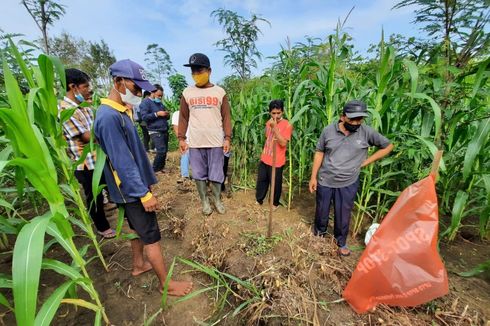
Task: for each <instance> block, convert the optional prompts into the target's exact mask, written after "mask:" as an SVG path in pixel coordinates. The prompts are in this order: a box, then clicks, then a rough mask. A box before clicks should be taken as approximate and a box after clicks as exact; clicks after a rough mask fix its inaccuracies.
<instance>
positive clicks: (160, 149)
mask: <svg viewBox="0 0 490 326" xmlns="http://www.w3.org/2000/svg"><path fill="white" fill-rule="evenodd" d="M150 138H151V141H152V142H153V145H155V149H156V151H157V153H156V155H155V159H154V160H153V171H154V172H158V171H160V170H162V169H164V168H165V161H166V160H167V151H168V132H167V131H165V132H163V131H162V132H158V133H155V134H151V135H150Z"/></svg>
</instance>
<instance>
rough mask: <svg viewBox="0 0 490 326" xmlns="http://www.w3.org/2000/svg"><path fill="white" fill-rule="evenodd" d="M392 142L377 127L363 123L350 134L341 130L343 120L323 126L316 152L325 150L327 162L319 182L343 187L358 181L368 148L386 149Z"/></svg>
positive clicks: (325, 161) (328, 185)
mask: <svg viewBox="0 0 490 326" xmlns="http://www.w3.org/2000/svg"><path fill="white" fill-rule="evenodd" d="M389 144H390V141H389V140H388V138H386V137H385V136H383V135H381V134H380V133H379V132H377V131H375V130H374V129H373V128H371V127H369V126H366V125H364V124H362V125H361V126H360V127H359V129H357V131H356V132H352V133H350V134H349V136H346V135H344V133H342V131H340V129H339V122H335V123H332V124H330V125H328V126H326V127H325V129H323V131H322V134H321V136H320V139H318V143H317V145H316V151H318V152H323V153H324V154H325V155H324V157H323V162H322V165H321V167H320V170H319V172H318V183H319V184H320V185H322V186H324V187H330V188H342V187H347V186H349V185H351V184H353V183H354V182H356V180H357V178H358V177H359V173H360V168H361V164H362V162H364V160H365V159H366V158H367V152H368V148H369V147H370V146H376V147H379V148H386V147H387V146H388V145H389Z"/></svg>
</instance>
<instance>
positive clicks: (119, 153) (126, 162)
mask: <svg viewBox="0 0 490 326" xmlns="http://www.w3.org/2000/svg"><path fill="white" fill-rule="evenodd" d="M101 103H102V104H101V106H100V107H99V109H98V110H97V115H96V117H95V122H94V133H95V136H96V137H97V140H98V142H99V144H100V146H101V147H102V150H103V151H104V152H105V153H106V154H107V157H108V160H107V162H106V165H105V167H104V175H105V179H106V182H107V188H108V189H109V194H110V196H111V199H112V200H113V201H114V202H116V203H130V202H135V201H137V200H140V199H141V198H143V197H145V195H147V194H148V192H149V191H150V190H149V188H150V186H151V185H152V184H155V183H157V179H156V177H155V174H154V173H153V169H152V166H151V164H150V161H149V160H148V156H147V155H146V152H145V148H144V147H143V144H142V143H141V140H140V138H139V135H138V132H137V130H136V128H135V126H134V124H133V122H132V120H131V118H130V117H129V115H128V111H127V108H126V107H125V106H123V105H121V104H119V103H117V102H114V101H112V100H109V99H102V100H101Z"/></svg>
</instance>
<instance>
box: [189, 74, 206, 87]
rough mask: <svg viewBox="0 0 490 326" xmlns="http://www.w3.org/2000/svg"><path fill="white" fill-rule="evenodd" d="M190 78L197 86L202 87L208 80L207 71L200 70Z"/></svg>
mask: <svg viewBox="0 0 490 326" xmlns="http://www.w3.org/2000/svg"><path fill="white" fill-rule="evenodd" d="M192 79H194V81H195V82H196V86H197V87H202V86H204V85H206V84H207V83H208V82H209V72H207V71H206V72H202V73H200V74H194V75H192Z"/></svg>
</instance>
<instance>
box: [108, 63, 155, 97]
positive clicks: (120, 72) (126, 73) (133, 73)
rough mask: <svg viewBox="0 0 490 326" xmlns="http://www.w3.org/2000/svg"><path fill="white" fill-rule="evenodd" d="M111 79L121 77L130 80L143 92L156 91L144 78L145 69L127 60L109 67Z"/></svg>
mask: <svg viewBox="0 0 490 326" xmlns="http://www.w3.org/2000/svg"><path fill="white" fill-rule="evenodd" d="M109 71H110V73H111V76H112V77H123V78H127V79H131V80H132V81H133V82H134V83H135V84H136V85H138V86H139V87H140V88H142V89H144V90H145V91H149V92H154V91H156V88H155V86H153V85H152V84H151V83H150V82H149V81H148V78H147V77H146V73H145V69H144V68H143V67H142V66H140V65H139V64H137V63H136V62H134V61H131V60H129V59H124V60H119V61H117V62H115V63H113V64H112V65H111V66H110V67H109Z"/></svg>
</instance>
